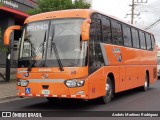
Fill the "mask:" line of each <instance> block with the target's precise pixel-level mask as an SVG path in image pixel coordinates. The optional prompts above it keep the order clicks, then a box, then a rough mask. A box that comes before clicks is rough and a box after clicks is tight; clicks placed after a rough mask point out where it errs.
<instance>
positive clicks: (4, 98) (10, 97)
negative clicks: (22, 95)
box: [0, 95, 19, 100]
mask: <svg viewBox="0 0 160 120" xmlns="http://www.w3.org/2000/svg"><path fill="white" fill-rule="evenodd" d="M14 98H19V96H17V95H13V96H6V97H2V98H0V100H8V99H14Z"/></svg>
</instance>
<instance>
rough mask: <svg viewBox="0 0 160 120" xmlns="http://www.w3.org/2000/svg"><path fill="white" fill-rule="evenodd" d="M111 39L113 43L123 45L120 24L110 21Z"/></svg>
mask: <svg viewBox="0 0 160 120" xmlns="http://www.w3.org/2000/svg"><path fill="white" fill-rule="evenodd" d="M112 41H113V44H116V45H123V41H122V29H121V24H119V23H117V22H116V21H112Z"/></svg>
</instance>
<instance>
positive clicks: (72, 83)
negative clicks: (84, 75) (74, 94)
mask: <svg viewBox="0 0 160 120" xmlns="http://www.w3.org/2000/svg"><path fill="white" fill-rule="evenodd" d="M84 82H85V81H84V80H76V79H73V80H66V81H65V82H64V83H65V85H66V86H67V87H69V88H74V87H82V86H83V85H84Z"/></svg>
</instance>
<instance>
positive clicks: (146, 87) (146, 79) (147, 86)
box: [141, 74, 149, 91]
mask: <svg viewBox="0 0 160 120" xmlns="http://www.w3.org/2000/svg"><path fill="white" fill-rule="evenodd" d="M141 88H142V90H143V91H147V90H148V88H149V77H148V74H146V76H145V81H144V86H142V87H141Z"/></svg>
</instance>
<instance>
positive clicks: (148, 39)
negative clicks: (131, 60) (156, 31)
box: [146, 33, 152, 50]
mask: <svg viewBox="0 0 160 120" xmlns="http://www.w3.org/2000/svg"><path fill="white" fill-rule="evenodd" d="M146 43H147V50H151V49H152V48H151V39H150V35H149V34H148V33H146Z"/></svg>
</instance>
